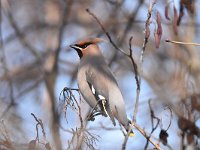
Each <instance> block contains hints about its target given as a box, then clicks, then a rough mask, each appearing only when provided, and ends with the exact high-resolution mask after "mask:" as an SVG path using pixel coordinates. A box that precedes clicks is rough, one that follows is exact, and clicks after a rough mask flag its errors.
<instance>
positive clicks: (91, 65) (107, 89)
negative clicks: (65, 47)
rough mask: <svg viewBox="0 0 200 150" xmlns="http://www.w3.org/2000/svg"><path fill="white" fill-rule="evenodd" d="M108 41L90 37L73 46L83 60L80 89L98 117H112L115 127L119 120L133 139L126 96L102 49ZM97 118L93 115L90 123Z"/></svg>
mask: <svg viewBox="0 0 200 150" xmlns="http://www.w3.org/2000/svg"><path fill="white" fill-rule="evenodd" d="M104 41H105V40H104V39H102V38H86V39H84V40H80V41H77V42H76V43H75V44H72V45H70V47H71V48H73V49H74V50H75V51H76V52H77V53H78V55H79V57H80V62H79V66H78V73H77V82H78V88H79V90H80V93H81V95H82V97H83V98H84V99H85V101H86V102H87V103H88V104H89V106H90V107H91V108H92V109H93V110H94V111H95V112H96V115H99V114H101V115H102V116H105V117H107V116H109V117H110V119H111V121H112V123H113V125H114V126H115V125H116V122H115V119H117V120H118V122H119V123H120V124H121V125H122V126H123V127H124V128H125V130H126V132H127V133H128V136H129V137H133V136H134V132H133V131H132V129H131V121H130V120H129V119H128V118H127V114H126V110H125V103H124V99H123V96H122V93H121V91H120V89H119V86H118V83H117V81H116V79H115V77H114V74H113V73H112V71H111V69H110V68H109V67H108V65H107V63H106V61H105V59H104V56H103V54H102V53H101V51H100V48H99V46H98V44H99V43H101V42H104ZM96 115H95V113H94V114H93V115H90V119H89V120H92V121H94V120H95V118H94V116H96Z"/></svg>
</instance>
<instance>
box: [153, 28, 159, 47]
mask: <svg viewBox="0 0 200 150" xmlns="http://www.w3.org/2000/svg"><path fill="white" fill-rule="evenodd" d="M154 40H155V43H156V48H159V44H160V41H159V37H158V33H157V31H156V29H154Z"/></svg>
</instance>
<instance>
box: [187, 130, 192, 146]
mask: <svg viewBox="0 0 200 150" xmlns="http://www.w3.org/2000/svg"><path fill="white" fill-rule="evenodd" d="M187 141H188V144H192V143H193V142H194V135H193V134H191V133H189V134H187Z"/></svg>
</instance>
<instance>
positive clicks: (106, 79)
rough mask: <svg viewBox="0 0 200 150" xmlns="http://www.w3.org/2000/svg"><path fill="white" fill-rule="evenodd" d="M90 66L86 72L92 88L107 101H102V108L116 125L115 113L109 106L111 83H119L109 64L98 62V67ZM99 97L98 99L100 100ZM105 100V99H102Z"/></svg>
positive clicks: (98, 96)
mask: <svg viewBox="0 0 200 150" xmlns="http://www.w3.org/2000/svg"><path fill="white" fill-rule="evenodd" d="M96 66H97V65H95V66H93V65H92V66H90V67H89V68H90V69H88V70H87V72H86V80H87V82H88V83H89V84H90V85H91V90H92V92H93V94H94V95H95V97H96V98H98V99H101V100H102V99H105V100H106V103H105V104H102V103H100V105H99V106H100V108H101V109H102V110H104V111H105V112H106V113H108V115H109V117H110V118H111V120H112V122H113V124H114V125H116V123H115V120H114V115H113V114H112V110H111V109H110V106H109V92H108V91H109V89H108V88H109V84H117V82H116V80H115V78H114V76H113V75H112V73H111V71H110V69H109V68H108V66H107V65H104V64H98V67H97V68H96ZM98 99H97V100H98ZM102 102H103V101H102Z"/></svg>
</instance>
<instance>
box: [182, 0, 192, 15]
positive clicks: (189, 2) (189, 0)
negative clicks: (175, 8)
mask: <svg viewBox="0 0 200 150" xmlns="http://www.w3.org/2000/svg"><path fill="white" fill-rule="evenodd" d="M180 5H184V6H185V8H186V9H187V10H188V11H189V12H190V13H191V14H194V1H193V0H181V1H180Z"/></svg>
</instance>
